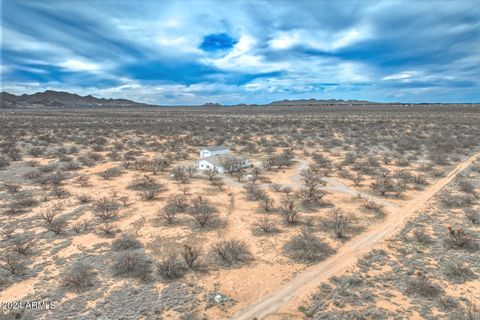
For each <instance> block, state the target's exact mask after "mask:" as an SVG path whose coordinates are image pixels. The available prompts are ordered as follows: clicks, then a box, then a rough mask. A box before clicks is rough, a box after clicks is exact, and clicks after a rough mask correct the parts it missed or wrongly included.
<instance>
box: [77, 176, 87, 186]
mask: <svg viewBox="0 0 480 320" xmlns="http://www.w3.org/2000/svg"><path fill="white" fill-rule="evenodd" d="M76 182H77V183H78V184H79V185H80V187H88V186H89V185H90V177H89V176H87V175H86V174H81V175H79V176H78V177H77V179H76Z"/></svg>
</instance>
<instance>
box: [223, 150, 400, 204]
mask: <svg viewBox="0 0 480 320" xmlns="http://www.w3.org/2000/svg"><path fill="white" fill-rule="evenodd" d="M297 162H298V168H297V170H296V171H295V174H293V175H292V176H290V184H287V185H285V186H289V187H291V188H293V189H296V188H301V187H302V184H303V183H302V176H301V172H302V170H304V169H307V168H308V166H309V165H310V163H309V162H308V161H307V160H303V159H300V160H297ZM223 180H224V181H225V182H226V183H227V184H229V185H230V186H232V187H235V188H242V186H243V184H242V183H241V182H238V181H237V180H236V179H234V178H233V177H231V176H229V175H227V174H225V175H223ZM322 180H323V181H325V182H326V183H327V185H326V186H322V187H319V189H320V190H324V191H333V192H340V193H345V194H349V195H352V196H357V195H360V196H362V198H365V199H369V200H372V201H375V202H377V203H380V204H382V205H384V206H386V207H396V206H397V205H396V204H394V203H392V202H389V201H387V200H385V199H381V198H377V197H375V196H371V195H369V194H366V193H363V192H360V191H357V190H355V189H353V188H350V187H349V186H347V185H345V184H343V183H342V182H340V181H338V180H335V179H333V178H327V177H323V178H322ZM259 185H260V186H262V187H268V184H266V183H260V184H259Z"/></svg>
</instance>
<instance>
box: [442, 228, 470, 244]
mask: <svg viewBox="0 0 480 320" xmlns="http://www.w3.org/2000/svg"><path fill="white" fill-rule="evenodd" d="M445 241H446V243H447V245H449V246H455V247H461V248H463V247H466V246H467V245H468V244H469V242H470V241H471V238H470V237H469V236H468V235H467V233H466V232H465V230H463V229H462V228H456V229H454V228H452V227H451V226H448V232H447V237H446V239H445Z"/></svg>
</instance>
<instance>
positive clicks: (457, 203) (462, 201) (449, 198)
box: [442, 194, 475, 208]
mask: <svg viewBox="0 0 480 320" xmlns="http://www.w3.org/2000/svg"><path fill="white" fill-rule="evenodd" d="M474 199H475V198H474V196H472V195H470V194H467V195H462V194H446V195H444V196H443V197H442V202H443V204H445V205H446V206H447V207H450V208H462V207H465V206H466V205H470V204H472V202H473V200H474Z"/></svg>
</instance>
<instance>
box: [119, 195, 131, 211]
mask: <svg viewBox="0 0 480 320" xmlns="http://www.w3.org/2000/svg"><path fill="white" fill-rule="evenodd" d="M118 201H120V203H121V204H122V206H123V207H125V208H127V207H128V206H129V205H130V198H129V197H128V196H121V197H120V198H118Z"/></svg>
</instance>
